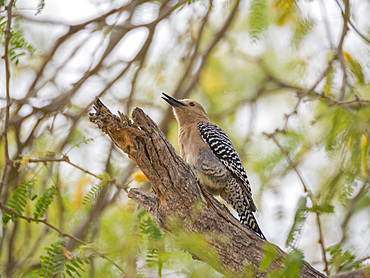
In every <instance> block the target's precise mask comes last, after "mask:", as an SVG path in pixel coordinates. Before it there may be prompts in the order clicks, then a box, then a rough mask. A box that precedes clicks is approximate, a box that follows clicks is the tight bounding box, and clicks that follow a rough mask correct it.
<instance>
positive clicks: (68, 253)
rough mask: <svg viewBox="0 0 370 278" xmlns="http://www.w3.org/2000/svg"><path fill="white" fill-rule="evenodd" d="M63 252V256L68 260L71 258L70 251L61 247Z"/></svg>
mask: <svg viewBox="0 0 370 278" xmlns="http://www.w3.org/2000/svg"><path fill="white" fill-rule="evenodd" d="M63 253H64V256H65V257H66V258H67V259H68V260H72V257H71V252H69V251H68V250H67V249H66V248H63Z"/></svg>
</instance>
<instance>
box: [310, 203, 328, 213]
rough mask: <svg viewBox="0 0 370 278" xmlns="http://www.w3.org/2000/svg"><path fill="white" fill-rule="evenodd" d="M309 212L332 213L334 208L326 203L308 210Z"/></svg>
mask: <svg viewBox="0 0 370 278" xmlns="http://www.w3.org/2000/svg"><path fill="white" fill-rule="evenodd" d="M308 211H310V212H315V213H334V206H333V205H331V204H328V203H325V204H321V205H318V204H317V205H315V206H312V207H311V208H309V209H308Z"/></svg>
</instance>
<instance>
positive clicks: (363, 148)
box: [361, 134, 369, 177]
mask: <svg viewBox="0 0 370 278" xmlns="http://www.w3.org/2000/svg"><path fill="white" fill-rule="evenodd" d="M368 148H369V141H368V140H367V137H366V135H365V134H362V136H361V171H362V175H363V176H365V177H366V176H367V175H368V173H367V172H368V169H367V150H368Z"/></svg>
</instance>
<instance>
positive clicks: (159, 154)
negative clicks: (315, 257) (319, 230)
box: [90, 99, 325, 277]
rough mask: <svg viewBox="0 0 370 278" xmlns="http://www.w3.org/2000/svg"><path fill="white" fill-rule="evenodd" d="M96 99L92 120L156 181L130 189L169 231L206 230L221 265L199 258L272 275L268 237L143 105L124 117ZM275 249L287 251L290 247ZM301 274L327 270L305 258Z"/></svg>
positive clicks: (275, 265)
mask: <svg viewBox="0 0 370 278" xmlns="http://www.w3.org/2000/svg"><path fill="white" fill-rule="evenodd" d="M94 104H95V107H94V108H95V110H96V112H95V113H91V114H90V120H91V121H92V122H93V123H95V124H96V125H97V126H98V127H99V128H100V129H101V130H102V131H103V132H105V133H107V134H108V135H109V137H110V138H111V139H112V141H113V142H114V143H115V144H116V145H117V146H118V147H119V148H120V149H122V150H123V151H124V152H125V153H126V154H128V156H129V157H130V158H131V159H132V160H133V161H134V162H135V164H136V165H137V166H138V167H139V168H140V169H141V171H142V172H143V173H144V174H145V176H146V177H147V178H148V179H149V181H150V182H151V184H152V189H153V192H154V193H148V192H146V191H144V190H142V189H131V191H130V192H129V197H130V198H133V199H135V200H136V201H137V202H138V203H139V204H140V205H142V206H143V207H144V208H145V209H146V210H147V211H148V212H149V213H151V214H152V215H153V217H154V218H155V219H156V221H157V223H158V225H159V226H160V227H161V228H162V229H163V230H164V231H166V232H168V233H170V234H172V235H174V236H176V235H177V234H178V233H180V232H181V233H182V232H187V233H197V234H202V235H203V236H204V238H205V240H206V241H207V243H208V244H209V247H210V249H211V250H212V251H215V252H216V253H217V254H218V256H219V258H220V262H221V266H219V265H215V264H214V263H212V262H211V261H207V258H206V257H205V258H199V257H197V258H198V259H200V260H203V261H205V262H206V263H208V264H210V265H211V266H213V267H215V268H216V269H217V270H218V271H220V272H223V273H230V271H231V272H233V273H235V274H237V275H238V276H239V275H243V271H244V270H245V268H246V267H247V266H249V267H252V268H253V270H254V277H264V276H266V275H267V273H261V272H260V270H259V265H260V262H261V259H262V258H263V257H264V252H263V247H264V245H265V244H266V242H265V241H264V240H262V239H260V238H259V237H258V236H256V235H255V234H254V233H253V232H252V231H250V230H249V229H247V228H246V227H244V226H242V224H240V223H239V221H238V220H237V219H235V218H234V217H233V216H232V215H231V214H230V212H229V211H228V210H227V208H226V207H225V206H223V205H222V204H220V203H219V202H218V201H217V200H216V199H215V198H214V197H213V196H212V195H211V194H210V193H208V192H207V191H206V190H205V189H204V188H203V187H202V185H201V184H200V183H199V181H198V179H197V177H196V176H195V174H194V173H193V172H192V170H191V169H190V167H189V166H188V164H186V163H185V162H184V161H183V160H182V159H181V158H180V157H179V155H178V154H177V153H176V151H175V149H174V148H173V147H172V145H171V144H170V143H169V142H168V140H167V139H166V137H165V135H164V134H163V133H162V131H161V130H160V129H159V128H158V126H157V125H156V123H154V122H153V121H152V120H151V119H150V118H149V117H148V116H147V115H146V114H145V113H144V112H143V111H142V110H141V109H139V108H136V109H134V111H133V113H132V119H133V120H130V119H129V118H128V117H127V116H126V115H124V114H122V113H119V117H118V116H116V115H113V114H112V113H111V112H110V111H109V110H108V108H107V107H105V106H104V104H103V103H102V102H101V101H100V100H99V99H97V100H96V101H95V103H94ZM174 223H176V225H174ZM225 235H226V236H227V238H228V240H227V241H225ZM276 249H277V252H278V253H279V255H281V258H282V257H284V254H285V253H284V252H283V251H282V250H280V249H279V248H278V247H276ZM283 266H284V264H283V262H282V261H281V260H279V259H278V260H274V261H273V262H272V263H271V265H270V268H269V270H271V269H275V268H282V267H283ZM301 277H325V275H323V274H322V273H320V272H319V271H317V270H315V269H314V268H312V267H311V266H310V265H309V264H308V263H307V262H305V263H304V264H303V266H302V269H301Z"/></svg>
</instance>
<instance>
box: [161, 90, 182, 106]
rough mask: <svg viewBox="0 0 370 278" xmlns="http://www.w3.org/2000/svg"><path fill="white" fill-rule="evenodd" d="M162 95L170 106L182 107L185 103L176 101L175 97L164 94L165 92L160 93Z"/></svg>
mask: <svg viewBox="0 0 370 278" xmlns="http://www.w3.org/2000/svg"><path fill="white" fill-rule="evenodd" d="M162 94H163V95H164V97H162V98H163V99H164V100H165V101H167V102H168V103H169V104H171V105H172V106H175V107H179V108H182V107H183V106H186V104H184V103H182V102H181V101H178V100H177V99H175V98H173V97H171V96H169V95H167V94H165V93H162Z"/></svg>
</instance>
